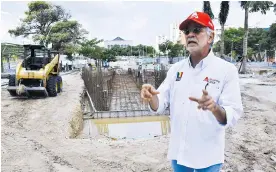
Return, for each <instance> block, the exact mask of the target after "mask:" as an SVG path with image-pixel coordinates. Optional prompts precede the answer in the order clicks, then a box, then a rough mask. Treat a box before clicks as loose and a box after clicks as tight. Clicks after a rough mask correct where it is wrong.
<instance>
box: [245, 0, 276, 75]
mask: <svg viewBox="0 0 276 172" xmlns="http://www.w3.org/2000/svg"><path fill="white" fill-rule="evenodd" d="M240 4H241V7H242V8H243V9H244V14H245V15H244V37H243V53H242V56H243V61H242V68H241V71H240V73H246V61H247V38H248V13H253V12H259V11H261V13H262V14H266V11H268V10H269V9H270V7H271V6H272V5H273V2H271V1H240Z"/></svg>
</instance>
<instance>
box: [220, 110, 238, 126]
mask: <svg viewBox="0 0 276 172" xmlns="http://www.w3.org/2000/svg"><path fill="white" fill-rule="evenodd" d="M220 107H221V108H223V109H224V110H225V115H226V124H221V123H219V125H220V126H222V127H224V128H227V127H229V126H232V119H233V113H235V112H234V110H233V108H231V107H225V106H220Z"/></svg>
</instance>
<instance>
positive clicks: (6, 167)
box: [1, 73, 276, 172]
mask: <svg viewBox="0 0 276 172" xmlns="http://www.w3.org/2000/svg"><path fill="white" fill-rule="evenodd" d="M263 78H264V79H258V77H257V79H254V77H253V78H250V77H248V76H247V78H243V79H241V89H242V97H243V104H244V110H245V115H244V116H243V117H242V119H241V120H240V121H239V123H238V124H237V125H236V127H235V128H233V129H228V130H227V134H226V150H225V156H226V162H225V164H224V166H223V171H233V172H236V171H245V172H247V171H249V172H251V171H265V172H275V171H276V159H275V160H273V159H274V156H275V158H276V89H275V85H274V86H273V84H275V83H276V79H275V78H267V77H263ZM63 80H64V92H62V93H61V94H60V95H59V96H57V97H54V98H46V99H14V98H11V97H10V96H9V94H8V92H7V91H6V90H4V89H2V95H1V100H2V102H1V115H2V117H1V119H2V120H1V127H2V131H1V153H2V154H1V155H2V156H1V162H2V171H3V172H6V171H7V172H10V171H24V172H25V171H26V172H27V171H28V172H29V171H35V172H36V171H38V172H44V171H45V172H55V171H62V172H71V171H85V172H86V171H87V172H88V171H89V172H91V171H100V172H105V171H107V172H109V171H112V172H113V171H114V172H115V171H120V172H122V171H125V172H130V171H136V172H137V171H163V172H165V171H172V170H171V167H170V162H169V161H168V160H167V159H166V155H167V148H168V140H169V136H161V137H157V138H153V139H138V140H117V141H114V140H112V139H109V138H105V137H103V136H96V137H95V138H90V139H71V137H72V136H76V135H77V134H78V130H79V129H80V128H79V127H78V124H81V120H80V118H81V115H80V112H79V111H80V99H81V93H82V88H83V82H82V80H81V78H80V74H79V73H78V74H71V75H65V76H63ZM272 88H273V89H272ZM270 94H272V95H270ZM268 95H270V96H268Z"/></svg>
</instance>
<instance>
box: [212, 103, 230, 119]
mask: <svg viewBox="0 0 276 172" xmlns="http://www.w3.org/2000/svg"><path fill="white" fill-rule="evenodd" d="M212 113H213V114H214V116H215V117H216V119H217V120H218V121H219V123H222V124H226V123H227V120H226V111H225V110H224V108H222V107H221V106H220V105H218V104H215V107H214V110H213V112H212Z"/></svg>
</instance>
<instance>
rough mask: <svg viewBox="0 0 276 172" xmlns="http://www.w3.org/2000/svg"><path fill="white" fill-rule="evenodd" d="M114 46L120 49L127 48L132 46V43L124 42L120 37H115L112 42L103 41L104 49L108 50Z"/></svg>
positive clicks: (129, 41)
mask: <svg viewBox="0 0 276 172" xmlns="http://www.w3.org/2000/svg"><path fill="white" fill-rule="evenodd" d="M115 45H119V46H120V47H122V48H126V47H128V46H132V45H133V42H132V41H131V40H124V39H122V38H120V37H117V38H115V39H113V40H110V41H104V47H105V48H108V49H110V48H112V47H113V46H115Z"/></svg>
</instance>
